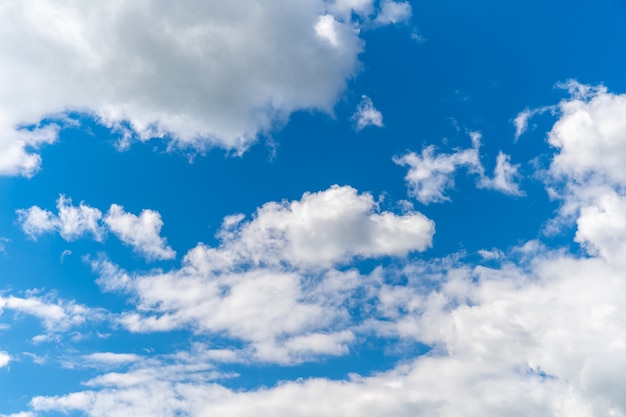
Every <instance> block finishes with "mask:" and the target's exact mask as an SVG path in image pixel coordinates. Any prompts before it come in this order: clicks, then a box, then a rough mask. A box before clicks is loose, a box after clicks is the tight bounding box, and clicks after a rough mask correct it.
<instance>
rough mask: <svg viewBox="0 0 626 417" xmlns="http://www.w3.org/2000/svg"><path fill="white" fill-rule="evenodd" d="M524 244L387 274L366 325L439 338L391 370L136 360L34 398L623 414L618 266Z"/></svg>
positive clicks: (212, 408) (289, 408)
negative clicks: (480, 261) (313, 370)
mask: <svg viewBox="0 0 626 417" xmlns="http://www.w3.org/2000/svg"><path fill="white" fill-rule="evenodd" d="M520 250H521V249H520ZM525 250H526V252H527V253H526V255H525V256H532V257H533V258H534V259H533V260H532V261H531V264H529V265H527V266H525V267H523V266H516V265H513V264H512V263H511V262H512V261H514V259H516V257H515V256H513V257H511V258H508V259H507V260H506V261H505V262H504V263H503V264H502V266H500V267H498V268H485V267H480V266H479V267H473V266H471V265H469V264H463V263H459V262H457V261H454V260H453V259H447V260H443V261H442V262H439V263H435V262H431V263H418V264H415V265H411V266H409V267H408V268H406V269H404V270H403V271H402V274H404V276H405V277H406V283H404V284H401V283H398V281H397V280H396V282H395V283H394V282H392V281H393V280H389V281H388V282H387V283H386V284H385V285H384V286H383V287H382V288H381V289H380V291H379V294H380V295H379V296H378V298H379V300H380V301H379V304H378V306H377V310H378V313H377V314H378V318H377V320H373V321H370V322H369V326H371V328H372V329H374V330H375V331H377V332H380V333H381V334H385V335H391V334H392V333H393V334H395V336H399V337H402V338H405V339H408V340H411V339H412V340H420V341H423V342H427V343H429V344H430V345H431V346H432V350H431V353H429V354H426V355H423V356H420V357H418V358H416V359H413V360H411V361H409V362H406V363H404V364H401V365H398V366H396V367H395V368H394V369H392V370H390V371H388V372H384V373H379V374H375V375H371V376H366V377H361V376H358V375H352V376H351V377H350V378H349V379H346V380H339V381H332V380H328V379H324V378H317V379H308V380H300V381H292V382H283V383H281V384H278V385H276V386H274V387H271V388H260V389H255V390H250V391H232V390H230V389H226V388H224V387H223V386H220V385H219V384H216V383H213V382H211V383H205V382H201V381H199V380H198V375H194V374H192V373H188V374H187V375H188V378H187V379H183V380H180V379H176V380H164V378H163V377H162V376H159V375H151V374H150V373H148V374H146V373H144V372H142V373H141V374H140V375H142V378H139V379H138V378H136V377H135V376H136V375H137V371H136V370H132V371H130V372H129V373H128V374H105V375H103V376H102V377H101V378H99V379H95V380H93V381H91V382H89V383H88V385H89V386H91V387H92V389H91V390H88V391H83V392H77V393H73V394H68V395H66V396H59V397H37V398H35V399H33V401H32V406H33V407H34V409H35V410H40V411H44V410H60V411H73V410H80V411H83V412H85V413H86V414H87V415H89V416H94V417H96V416H105V415H112V414H128V413H135V415H151V413H156V414H154V415H163V416H170V415H176V414H177V413H182V414H184V415H189V416H202V415H213V414H218V415H227V416H252V415H259V410H263V411H262V415H268V416H270V415H287V414H288V415H293V416H312V415H320V414H322V415H328V416H342V415H362V416H367V417H373V416H387V415H397V416H414V415H431V416H442V417H443V416H450V415H464V416H476V417H478V416H481V417H484V416H487V417H488V416H501V415H513V416H525V415H528V414H529V413H530V414H532V415H537V416H581V417H583V416H584V417H587V416H589V417H590V416H596V415H612V416H620V415H624V413H626V402H625V401H624V398H623V394H622V393H623V389H622V388H623V380H624V376H623V375H624V372H625V371H626V361H625V360H624V357H626V356H625V354H626V331H625V329H626V327H625V326H624V323H623V318H622V317H621V314H620V311H623V310H624V308H625V307H626V306H625V305H624V303H625V302H624V300H626V297H625V295H626V285H625V284H624V282H625V281H624V279H623V272H622V269H621V268H619V267H618V266H616V265H613V264H611V263H610V262H607V261H605V260H603V259H576V258H572V257H569V256H564V255H563V254H562V253H560V252H558V251H557V252H550V251H548V250H545V249H542V250H540V251H538V252H532V253H529V252H528V249H525ZM514 252H515V251H514ZM537 253H541V254H542V255H537ZM390 273H391V272H390ZM598 277H602V282H601V284H599V283H598ZM393 294H395V295H393ZM196 354H198V353H196ZM209 375H210V374H209ZM178 377H179V378H180V375H179V376H178ZM129 381H130V383H129ZM156 392H159V393H160V395H158V396H155V393H156ZM121 399H123V401H121ZM322 399H323V400H322ZM150 400H152V401H150Z"/></svg>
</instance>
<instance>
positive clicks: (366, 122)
mask: <svg viewBox="0 0 626 417" xmlns="http://www.w3.org/2000/svg"><path fill="white" fill-rule="evenodd" d="M352 120H354V121H355V122H356V130H357V131H359V130H361V129H363V128H365V127H367V126H376V127H383V115H382V113H381V112H380V111H378V110H376V108H375V107H374V103H373V102H372V99H370V98H369V97H367V96H365V95H364V96H362V97H361V102H360V103H359V105H358V106H357V109H356V113H354V115H352Z"/></svg>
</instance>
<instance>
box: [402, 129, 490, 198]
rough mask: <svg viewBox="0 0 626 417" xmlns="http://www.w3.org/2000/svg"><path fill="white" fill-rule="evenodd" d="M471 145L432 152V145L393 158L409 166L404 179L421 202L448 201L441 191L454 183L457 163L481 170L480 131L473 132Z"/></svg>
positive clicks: (479, 171) (443, 191)
mask: <svg viewBox="0 0 626 417" xmlns="http://www.w3.org/2000/svg"><path fill="white" fill-rule="evenodd" d="M472 145H473V146H472V147H471V148H468V149H464V150H459V151H457V152H454V153H451V154H438V155H437V154H435V147H434V146H433V145H430V146H427V147H425V148H423V149H422V154H421V155H418V154H416V153H414V152H409V153H407V154H406V155H404V156H402V157H395V158H394V159H393V161H394V162H395V163H396V164H398V165H401V166H408V167H409V172H407V174H406V177H404V178H405V180H406V181H407V184H408V187H409V195H410V196H411V197H414V198H415V199H417V200H418V201H419V202H420V203H422V204H430V203H439V202H443V201H449V200H450V198H449V197H447V196H446V195H445V194H444V193H445V191H446V190H447V189H449V188H451V187H453V186H454V174H455V172H456V170H457V169H458V168H459V167H465V168H466V169H467V170H468V171H469V172H472V173H479V174H482V171H483V167H482V165H481V163H480V159H479V155H478V148H479V147H480V134H478V133H472Z"/></svg>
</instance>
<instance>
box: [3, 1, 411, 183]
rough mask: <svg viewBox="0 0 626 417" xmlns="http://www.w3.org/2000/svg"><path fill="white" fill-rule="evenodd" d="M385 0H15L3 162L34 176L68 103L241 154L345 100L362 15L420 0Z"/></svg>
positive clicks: (8, 37)
mask: <svg viewBox="0 0 626 417" xmlns="http://www.w3.org/2000/svg"><path fill="white" fill-rule="evenodd" d="M380 7H381V8H380V9H377V8H376V6H375V4H374V1H373V0H369V1H358V2H346V1H341V0H338V1H323V0H305V1H300V2H297V3H294V2H292V1H288V0H274V1H270V2H254V4H253V5H250V7H241V6H240V5H239V4H237V3H232V2H223V1H219V0H211V1H193V2H192V3H186V4H185V5H181V4H178V3H171V4H170V3H167V4H166V3H163V2H159V1H155V0H150V1H144V2H142V3H141V5H139V4H134V3H133V4H131V3H125V2H102V3H97V4H89V5H88V4H84V3H81V2H76V1H72V0H64V1H61V2H55V3H54V4H53V3H52V2H47V1H35V0H28V1H7V2H4V3H3V4H2V6H1V7H0V27H2V28H3V30H2V31H1V32H0V45H2V46H1V47H0V60H1V61H2V62H3V63H4V64H3V65H2V68H1V69H0V84H2V85H3V86H4V88H3V89H2V92H1V93H0V138H1V139H0V155H1V156H0V175H23V176H32V175H34V174H35V173H36V172H37V171H38V169H39V167H40V165H41V157H40V155H39V154H38V153H37V150H38V149H39V148H41V147H42V146H44V145H46V144H50V143H53V142H55V141H56V140H57V137H58V134H59V131H60V129H62V127H63V124H64V121H63V120H64V114H65V113H67V112H80V113H83V114H87V115H89V116H91V117H93V118H94V119H95V120H96V121H98V122H99V123H101V124H102V125H104V126H107V127H109V128H111V129H113V130H114V131H117V132H119V134H120V135H121V138H122V140H121V142H120V145H122V146H128V145H129V143H130V141H131V140H132V139H133V138H136V139H139V140H147V139H150V138H164V137H167V138H168V139H169V141H170V142H169V143H170V145H171V146H174V147H183V148H193V149H195V150H198V151H204V150H206V149H209V148H211V147H220V148H223V149H227V150H231V151H234V152H238V153H241V152H243V151H245V150H246V148H247V147H249V146H250V145H251V144H252V143H254V142H255V141H256V139H257V137H258V135H259V134H262V133H264V132H268V131H271V130H272V129H274V128H275V127H276V126H280V125H281V124H284V123H285V122H286V121H287V120H288V118H289V115H290V114H291V113H293V112H295V111H298V110H303V109H307V110H308V109H315V110H319V111H323V112H331V111H332V108H333V106H334V103H335V101H336V100H337V97H338V96H339V94H340V93H341V92H342V90H343V89H344V87H345V85H346V81H347V79H348V78H350V77H352V76H354V75H355V73H356V72H357V69H358V57H359V54H360V53H361V52H362V51H363V45H364V42H363V40H362V39H361V38H360V36H359V30H358V29H359V27H360V25H362V24H364V23H366V22H370V21H372V19H373V20H374V21H376V22H377V24H381V25H387V24H393V23H396V22H401V21H405V20H406V19H408V17H410V15H411V7H410V5H409V4H408V3H406V2H403V3H397V2H393V1H389V0H385V1H383V2H382V3H381V6H380ZM353 11H354V12H355V15H358V16H360V17H359V19H356V20H353V19H352V16H353V13H352V12H353ZM276 57H280V59H277V58H276ZM44 120H47V121H49V123H42V121H44ZM50 121H52V122H50Z"/></svg>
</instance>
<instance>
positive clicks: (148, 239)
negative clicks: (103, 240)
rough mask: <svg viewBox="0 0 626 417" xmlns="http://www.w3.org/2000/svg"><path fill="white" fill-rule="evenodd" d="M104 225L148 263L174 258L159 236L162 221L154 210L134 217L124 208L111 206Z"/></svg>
mask: <svg viewBox="0 0 626 417" xmlns="http://www.w3.org/2000/svg"><path fill="white" fill-rule="evenodd" d="M104 223H105V224H106V225H107V226H108V228H109V230H110V231H111V232H112V233H113V234H115V235H116V236H117V237H118V238H119V239H120V240H121V241H122V242H124V243H126V244H128V245H130V246H132V248H133V250H134V251H135V252H137V253H138V254H140V255H142V256H144V257H145V258H146V259H147V260H149V261H150V260H159V259H172V258H174V257H176V252H174V250H173V249H172V248H170V247H169V246H168V245H167V243H166V240H165V238H162V237H161V236H160V233H161V227H163V221H162V220H161V215H160V214H159V213H158V212H156V211H154V210H143V211H142V212H141V213H140V214H139V216H135V215H134V214H132V213H127V212H125V211H124V207H122V206H120V205H117V204H112V205H111V208H110V209H109V212H108V213H107V215H106V217H105V218H104Z"/></svg>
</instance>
